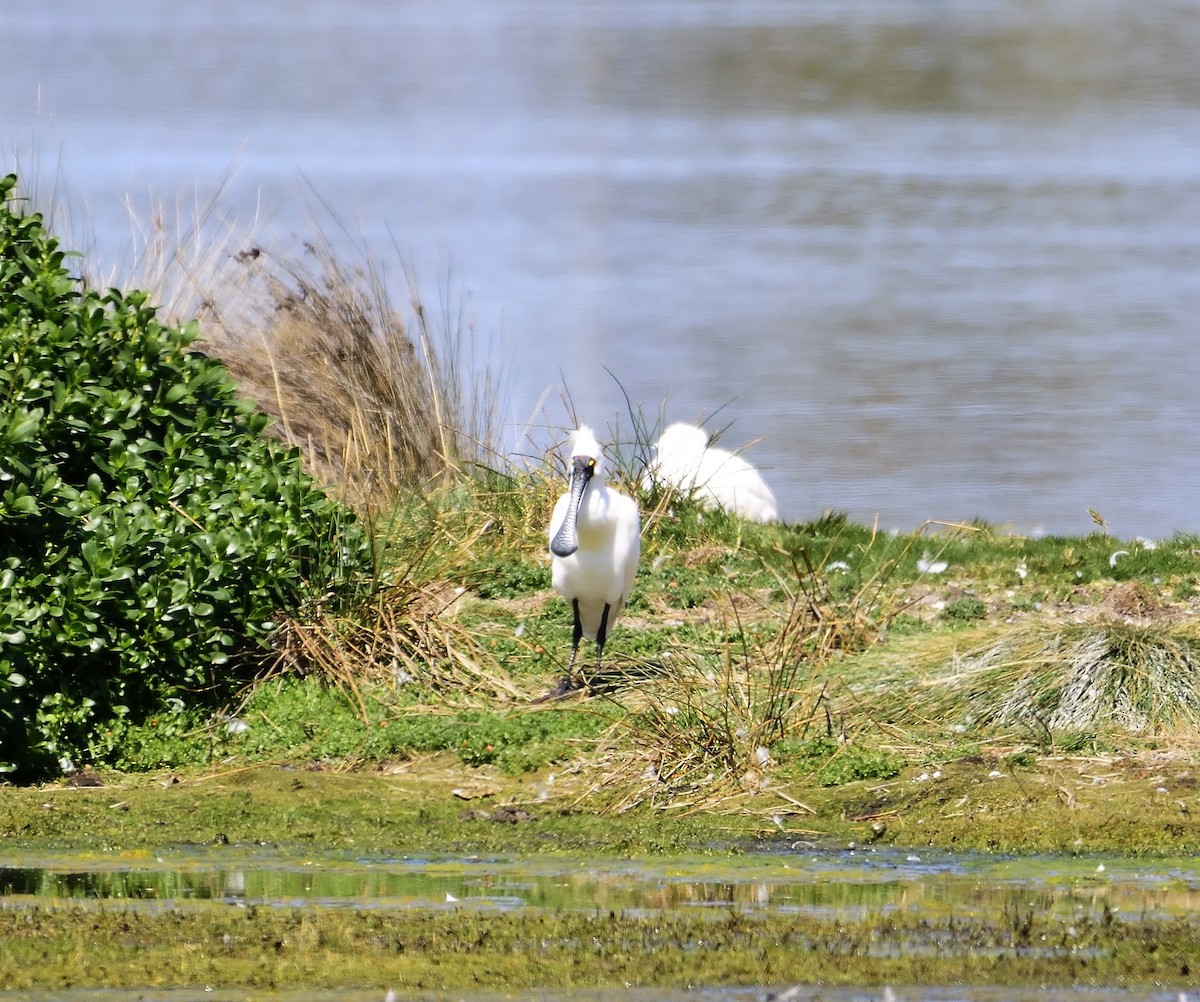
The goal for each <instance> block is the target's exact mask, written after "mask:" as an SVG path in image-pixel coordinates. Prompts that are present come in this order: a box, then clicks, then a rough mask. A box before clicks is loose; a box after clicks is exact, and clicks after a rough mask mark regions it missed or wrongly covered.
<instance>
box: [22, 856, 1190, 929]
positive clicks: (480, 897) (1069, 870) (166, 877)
mask: <svg viewBox="0 0 1200 1002" xmlns="http://www.w3.org/2000/svg"><path fill="white" fill-rule="evenodd" d="M0 893H2V894H3V896H4V898H5V899H8V900H10V901H15V900H18V899H21V898H31V897H32V898H38V899H63V898H69V899H96V900H106V901H128V902H132V903H136V902H140V901H173V902H187V901H223V902H226V903H230V904H241V903H261V904H280V905H293V904H300V903H308V904H325V905H348V906H354V907H367V908H414V907H420V908H445V907H483V908H497V909H512V908H547V909H555V910H563V909H588V910H590V909H597V910H602V911H610V910H611V911H620V912H629V911H647V910H670V909H680V908H718V909H734V910H739V911H757V910H764V909H766V910H778V911H807V912H817V913H837V914H839V915H847V916H849V915H855V914H859V915H870V914H879V913H886V912H889V911H904V912H908V913H918V914H929V915H938V916H941V915H947V914H953V915H956V916H964V917H969V916H971V915H974V914H980V915H983V914H990V915H994V914H996V913H997V912H1010V913H1012V914H1022V913H1030V912H1033V913H1036V914H1039V915H1053V916H1059V917H1062V918H1065V919H1070V918H1082V917H1098V916H1102V915H1104V914H1105V913H1106V912H1111V913H1114V914H1116V915H1117V916H1118V917H1121V918H1124V919H1128V920H1143V919H1157V918H1163V917H1168V916H1177V915H1188V914H1193V913H1195V912H1197V911H1200V876H1198V875H1197V874H1196V873H1195V872H1191V871H1185V870H1181V869H1177V868H1176V869H1172V868H1170V867H1168V866H1163V867H1162V868H1159V869H1157V870H1155V871H1151V870H1149V869H1134V868H1130V869H1129V870H1128V871H1122V870H1120V869H1117V870H1115V871H1114V870H1113V868H1112V867H1111V866H1110V867H1109V868H1108V869H1107V870H1105V871H1103V875H1100V874H1098V873H1097V872H1096V868H1095V864H1094V863H1086V862H1080V861H1063V860H1052V859H1033V860H1026V861H1021V862H1005V863H1002V864H997V863H996V862H994V861H990V860H988V859H985V858H982V857H971V856H962V857H946V858H944V859H939V860H936V861H933V862H928V863H926V862H922V861H920V860H917V861H913V860H912V859H910V858H907V857H903V856H902V855H899V854H894V853H890V852H884V853H872V854H853V853H845V854H816V855H813V854H810V855H786V856H770V857H753V856H750V857H740V858H739V859H738V860H737V861H736V862H729V861H712V860H709V861H703V862H697V863H694V864H687V863H684V864H674V863H673V864H671V866H670V867H663V868H658V867H655V866H654V865H653V864H648V863H647V864H636V865H631V864H619V863H615V862H614V863H610V864H605V863H583V862H580V863H572V862H565V863H561V864H558V865H555V866H550V865H548V864H545V863H535V862H530V861H521V860H503V859H500V860H479V859H461V860H444V861H439V862H429V861H402V862H390V861H380V862H371V863H367V862H362V861H358V862H354V861H340V860H328V859H326V860H316V861H311V862H308V863H305V864H302V865H301V864H297V862H296V861H295V860H290V859H283V858H273V857H269V856H263V857H256V858H254V859H253V860H247V859H245V858H239V857H236V856H234V857H232V858H225V859H222V858H221V857H220V856H215V857H211V858H205V859H190V860H189V859H186V858H185V859H181V860H176V861H163V862H161V863H156V864H155V865H153V866H149V865H144V864H141V863H139V864H138V865H136V866H114V865H112V864H103V863H101V864H95V863H93V864H92V865H90V866H86V867H85V866H80V865H78V864H74V865H73V864H72V863H71V861H69V860H67V861H61V862H57V863H54V864H52V865H47V864H42V865H38V864H37V863H36V862H32V861H30V862H24V863H21V864H20V865H15V864H10V865H7V866H0ZM450 898H453V899H454V901H453V902H452V903H451V904H448V903H447V902H448V901H449V900H450Z"/></svg>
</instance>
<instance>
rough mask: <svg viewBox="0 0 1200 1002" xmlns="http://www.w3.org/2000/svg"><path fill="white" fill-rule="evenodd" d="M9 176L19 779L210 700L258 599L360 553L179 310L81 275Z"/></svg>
mask: <svg viewBox="0 0 1200 1002" xmlns="http://www.w3.org/2000/svg"><path fill="white" fill-rule="evenodd" d="M16 192H17V179H16V177H15V176H13V175H9V176H8V177H5V178H4V179H3V180H0V770H3V771H4V772H7V773H10V774H13V775H15V776H17V777H20V778H31V777H36V776H39V775H45V774H47V773H51V772H55V771H57V770H58V769H59V768H60V763H62V762H63V760H76V761H77V760H79V759H83V760H91V761H103V760H105V757H106V755H108V754H110V753H111V751H112V749H113V746H114V742H115V741H116V740H117V737H116V736H115V735H116V734H118V733H119V730H120V725H121V724H122V723H124V722H137V721H142V720H145V719H148V718H149V717H151V716H152V715H153V714H155V713H160V712H163V711H164V710H165V709H168V708H170V707H171V706H180V705H182V704H185V703H187V704H191V703H196V702H200V701H205V700H207V701H216V700H219V699H222V698H226V697H227V696H228V695H229V693H230V692H231V691H232V688H233V687H234V686H235V685H236V684H238V682H240V681H241V680H243V679H244V678H245V673H244V671H242V670H241V669H244V668H245V667H246V666H248V665H250V664H252V663H253V659H252V658H248V657H247V655H250V654H253V652H254V651H255V649H256V645H259V644H260V642H261V641H262V640H263V638H264V637H265V636H266V635H267V634H268V632H269V631H270V629H271V628H272V620H273V619H274V618H276V616H277V614H278V613H280V612H281V611H286V610H288V609H292V608H295V607H296V606H297V604H298V603H299V602H300V601H301V599H302V598H303V596H305V595H318V596H322V595H330V594H332V595H335V596H336V595H338V594H340V593H342V592H343V591H344V589H346V588H347V587H348V586H349V585H350V584H351V583H352V582H353V581H355V580H356V578H357V577H358V575H359V574H360V573H361V572H362V571H363V570H365V569H366V568H368V567H369V565H370V559H371V553H370V542H369V540H368V538H367V535H366V534H365V533H364V532H362V531H361V530H360V528H359V527H358V526H357V525H356V524H355V522H354V519H353V516H352V515H351V514H350V512H349V511H348V510H347V509H346V508H345V507H343V506H341V505H339V504H337V503H335V502H334V501H332V500H331V499H329V498H328V497H327V496H325V495H324V494H323V493H322V492H320V491H318V490H316V489H315V488H314V486H313V483H312V481H311V479H310V478H309V477H308V476H307V475H306V474H305V473H304V472H303V470H302V468H301V464H300V457H299V454H298V453H297V452H295V451H294V450H288V449H286V448H284V447H283V446H281V445H280V444H279V443H278V442H274V441H271V440H269V439H267V438H264V437H263V435H262V434H261V433H262V431H263V429H264V426H265V425H266V423H267V418H266V417H265V416H264V415H263V414H262V413H260V412H258V411H256V410H254V409H253V408H252V407H251V406H250V405H248V404H246V403H245V402H243V401H242V400H240V399H239V398H238V397H237V395H236V393H235V388H234V384H233V381H232V380H231V378H230V376H229V374H228V373H227V371H226V370H225V368H224V367H223V366H222V365H221V364H220V363H218V362H216V361H214V360H212V359H210V358H208V357H206V356H205V355H203V354H201V353H199V352H196V351H193V350H190V348H189V346H190V345H191V343H192V342H193V340H194V339H195V337H196V335H197V329H196V325H195V324H186V325H183V326H181V327H174V326H169V325H165V324H163V323H161V322H160V321H159V320H158V319H157V317H156V311H155V309H154V308H153V307H151V306H149V305H148V304H147V297H146V295H145V294H143V293H138V292H132V293H128V294H123V293H121V292H119V291H117V290H109V291H108V292H106V293H103V294H101V293H99V292H97V291H95V290H93V289H90V288H87V287H86V286H85V284H84V283H83V282H82V281H81V280H79V279H78V278H76V277H74V276H72V274H71V273H70V272H69V271H68V269H67V268H66V266H65V263H64V262H65V260H66V258H67V255H66V254H65V252H64V251H62V250H61V249H60V248H59V245H58V242H57V240H55V239H54V238H53V237H52V236H51V235H49V234H48V233H47V231H46V229H45V226H44V223H43V220H42V217H41V216H40V215H38V214H34V213H28V212H24V211H22V210H23V206H22V203H21V200H20V199H19V198H18V197H17V194H16ZM259 649H261V648H259Z"/></svg>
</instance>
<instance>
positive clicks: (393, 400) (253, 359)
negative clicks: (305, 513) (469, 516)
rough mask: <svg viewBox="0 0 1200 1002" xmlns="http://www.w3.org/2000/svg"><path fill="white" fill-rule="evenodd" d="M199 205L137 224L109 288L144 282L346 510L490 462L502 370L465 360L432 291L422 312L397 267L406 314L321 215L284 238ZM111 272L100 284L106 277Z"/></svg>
mask: <svg viewBox="0 0 1200 1002" xmlns="http://www.w3.org/2000/svg"><path fill="white" fill-rule="evenodd" d="M218 201H219V199H214V200H213V202H211V203H210V204H208V205H207V206H199V205H197V206H192V207H190V211H189V210H188V209H187V208H179V207H177V208H176V210H175V212H174V213H173V214H172V213H171V212H169V211H168V210H167V209H166V208H164V207H161V206H160V207H159V208H158V209H156V210H155V211H154V212H152V213H151V214H150V216H149V218H148V219H146V220H141V219H139V218H138V217H137V216H136V215H134V214H133V213H132V212H131V216H132V217H133V219H134V231H135V259H136V264H135V265H134V266H133V268H132V274H130V275H127V276H122V284H126V285H130V286H132V287H137V288H143V289H146V290H148V291H149V292H151V294H152V295H154V297H155V298H156V299H157V300H158V301H159V302H160V303H161V304H162V308H163V311H164V314H165V315H166V316H168V317H169V318H171V319H173V320H177V321H182V320H186V319H189V318H193V317H194V318H196V319H198V320H199V321H200V329H201V335H200V340H199V342H198V344H197V347H198V348H200V349H201V350H203V351H206V352H208V353H209V354H212V355H214V356H216V357H218V358H220V359H221V360H222V361H223V362H224V363H225V364H226V366H227V367H228V368H229V369H230V371H231V372H232V374H233V375H234V377H235V378H236V379H237V381H238V383H239V384H240V387H241V390H242V392H243V393H244V394H245V395H246V396H247V397H249V398H250V399H252V400H253V401H254V402H255V403H256V404H258V405H259V406H260V407H261V408H262V409H263V410H264V411H266V412H267V413H268V414H269V415H270V416H271V417H272V418H273V426H272V429H271V431H272V433H273V434H275V435H277V436H278V437H279V438H280V439H282V440H283V441H284V442H286V443H288V444H289V445H294V446H296V447H298V448H299V449H300V450H301V452H302V453H303V454H304V456H305V459H306V462H307V465H308V467H309V469H310V471H311V472H312V473H313V475H314V476H315V477H316V478H317V479H318V481H320V482H322V483H325V484H328V485H331V487H332V488H333V489H334V490H335V491H337V492H340V493H341V494H342V495H343V496H344V497H345V498H346V500H348V501H349V502H351V503H352V504H355V505H356V506H359V507H363V506H370V507H386V506H388V505H389V504H390V503H391V502H392V501H393V500H394V499H395V497H396V495H397V492H399V491H411V490H414V489H415V490H418V491H422V492H424V491H427V490H430V489H432V488H434V487H436V486H439V485H441V484H443V483H445V482H446V481H447V480H448V479H449V478H452V477H453V476H454V475H455V473H457V472H459V471H461V470H462V469H464V468H467V467H470V466H472V465H473V464H479V463H488V462H491V461H492V460H493V458H494V456H495V449H494V444H495V442H496V441H497V437H498V428H497V422H498V414H499V399H498V398H499V378H498V376H497V375H496V373H495V372H494V371H493V370H492V369H491V368H490V367H489V366H487V365H478V364H476V363H477V360H476V359H475V358H474V357H473V348H474V344H473V338H474V334H473V332H472V331H471V330H470V329H469V325H468V322H467V319H466V317H465V316H464V315H463V313H462V311H461V308H460V309H458V310H455V308H454V307H453V305H452V304H451V303H450V301H449V297H448V296H443V298H442V300H441V302H440V303H439V305H438V308H437V309H436V310H435V311H434V315H433V316H431V315H430V311H429V310H428V309H427V308H426V305H425V303H424V301H423V300H422V298H421V296H420V294H419V293H418V290H417V288H416V281H415V277H414V276H413V274H412V273H411V272H410V271H407V270H406V271H405V285H406V288H407V293H408V297H409V303H408V309H407V310H401V309H399V308H398V307H397V306H396V303H395V295H396V293H395V290H394V289H393V287H392V286H391V284H390V282H389V278H388V275H387V274H386V273H385V270H384V269H383V267H382V266H381V265H380V263H379V261H378V259H373V258H372V257H371V256H370V254H369V253H368V252H367V250H366V249H365V248H364V247H362V246H361V244H360V243H359V242H357V241H356V240H354V239H353V238H352V237H350V236H349V235H348V234H347V233H346V231H345V228H344V227H341V226H340V224H338V223H337V221H336V219H333V218H332V214H331V213H328V212H327V211H326V216H327V217H328V218H327V221H326V222H325V223H324V224H322V222H320V221H314V223H313V231H314V234H315V235H314V236H312V237H311V239H307V240H305V239H301V238H294V239H293V242H292V243H290V244H288V245H287V246H285V247H282V248H280V247H273V246H271V245H269V244H267V243H265V242H263V241H261V240H260V239H259V238H258V237H257V235H256V233H255V227H254V226H250V227H239V226H236V225H233V224H229V223H226V222H224V221H223V220H221V219H220V218H219V214H218V212H217V209H216V205H217V202H218ZM109 281H111V279H110V280H109Z"/></svg>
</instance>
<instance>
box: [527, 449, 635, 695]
mask: <svg viewBox="0 0 1200 1002" xmlns="http://www.w3.org/2000/svg"><path fill="white" fill-rule="evenodd" d="M641 548H642V530H641V519H640V518H639V516H638V507H637V502H636V501H634V500H633V498H631V497H628V496H626V495H625V494H622V493H620V492H619V491H616V490H613V489H612V488H611V487H609V486H608V484H606V483H605V482H604V456H603V454H602V452H601V449H600V443H599V442H597V441H596V436H595V435H594V434H592V431H591V429H590V428H588V427H586V426H581V427H580V428H579V429H578V430H577V431H576V432H575V434H574V435H573V436H572V438H571V480H570V486H569V489H568V490H567V493H566V494H564V495H563V496H562V497H560V498H559V499H558V503H557V504H555V506H554V514H553V515H552V516H551V518H550V555H551V580H552V582H553V584H554V589H555V591H557V592H558V593H559V594H560V595H561V596H562V597H563V598H565V599H566V600H567V602H568V603H570V605H571V610H572V612H573V614H574V616H575V629H574V632H573V634H572V636H571V659H570V661H569V662H567V675H566V678H564V679H563V680H562V682H560V683H559V685H558V687H557V688H556V689H553V690H551V691H550V692H548V693H547V694H546V695H545V696H543V697H542V698H543V699H551V698H554V697H557V696H562V695H565V694H566V693H568V692H571V691H573V690H574V689H578V688H582V686H583V682H582V680H580V679H578V678H577V677H576V676H575V674H574V671H575V656H576V654H578V653H579V641H580V640H581V639H582V638H583V637H584V636H587V637H589V638H590V639H593V640H595V641H596V671H597V673H599V671H600V657H601V655H602V654H603V652H604V641H605V640H607V639H608V634H609V631H610V630H611V629H612V627H613V624H614V623H615V622H616V620H617V616H619V615H620V614H621V610H622V609H623V608H624V607H625V602H626V600H627V599H628V598H629V592H630V591H631V590H632V588H633V579H634V577H635V576H636V575H637V565H638V556H639V554H640V553H641Z"/></svg>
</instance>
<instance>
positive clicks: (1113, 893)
mask: <svg viewBox="0 0 1200 1002" xmlns="http://www.w3.org/2000/svg"><path fill="white" fill-rule="evenodd" d="M65 900H70V901H76V902H79V901H94V902H97V903H102V904H103V905H104V906H105V907H109V908H111V907H113V906H121V907H130V908H138V907H159V906H161V905H164V904H167V903H170V905H171V906H172V907H175V908H186V907H188V906H189V904H192V903H195V902H200V901H207V902H221V903H224V904H227V905H229V906H231V907H241V906H246V905H256V906H259V907H281V908H288V909H292V908H297V907H311V906H322V907H353V908H372V909H410V908H420V909H451V910H459V909H473V910H480V909H482V910H496V909H500V910H513V909H546V910H549V911H552V912H555V913H560V912H562V911H564V910H572V909H577V910H585V911H601V912H607V911H609V910H613V911H618V912H623V913H626V914H629V913H656V912H662V911H671V910H675V909H694V908H716V909H719V910H720V912H721V914H726V913H727V912H728V911H729V910H730V909H738V910H740V911H743V912H746V913H755V912H761V911H779V912H791V913H797V912H801V913H809V914H814V915H819V916H829V915H833V914H836V915H837V916H839V917H843V918H847V919H851V920H852V919H854V918H856V917H859V916H861V915H880V916H886V915H888V914H895V913H898V912H903V913H905V914H908V915H913V916H918V917H920V916H928V917H930V918H932V919H934V920H937V919H940V918H944V917H945V916H947V915H953V916H954V917H955V918H956V920H959V919H962V920H966V919H969V918H971V917H972V916H976V915H978V916H980V917H983V916H989V915H991V916H994V915H995V914H997V913H998V912H1001V911H1003V912H1004V913H1005V914H1031V913H1033V912H1037V913H1038V914H1044V915H1049V916H1055V917H1058V918H1061V919H1062V920H1064V921H1081V920H1087V919H1090V920H1101V919H1102V918H1103V916H1104V915H1105V914H1106V910H1107V912H1108V913H1109V914H1112V913H1115V915H1116V917H1117V919H1118V920H1119V921H1127V922H1132V923H1136V922H1155V921H1165V920H1169V919H1172V918H1182V917H1187V916H1191V915H1194V914H1195V913H1196V911H1197V909H1198V908H1200V869H1197V867H1196V861H1195V860H1193V859H1188V860H1175V861H1170V860H1158V861H1155V862H1154V863H1153V864H1149V863H1146V862H1145V861H1141V862H1137V863H1134V862H1130V861H1122V860H1120V859H1101V858H1100V857H1090V858H1078V857H1071V858H1066V857H1062V858H1060V857H1022V858H1012V857H1002V856H1001V857H997V856H987V855H974V854H970V853H949V852H942V851H928V852H919V853H917V852H913V851H911V850H903V849H891V848H886V849H879V850H874V849H865V850H856V851H851V850H820V849H812V848H809V847H796V846H787V845H781V846H780V848H779V849H778V850H777V851H774V852H770V853H760V852H751V853H747V854H744V855H736V856H726V857H720V858H716V857H697V858H695V859H671V860H646V861H615V860H609V861H596V860H585V859H579V860H570V859H545V858H542V859H532V860H529V859H516V858H509V857H490V858H483V857H426V858H421V857H402V858H396V859H387V858H372V859H363V858H354V857H349V856H347V857H339V856H329V855H321V856H314V857H311V858H297V857H295V856H289V855H286V854H280V853H278V852H275V851H272V850H266V849H264V850H261V851H238V850H232V849H224V850H209V849H195V850H190V851H185V850H174V851H172V852H170V853H168V854H166V855H164V856H163V857H155V856H149V855H146V854H137V855H133V856H122V855H119V854H118V855H113V856H102V857H95V856H88V857H70V856H68V857H62V858H57V859H55V858H21V857H11V856H10V857H0V907H3V908H22V907H30V906H34V905H39V906H46V905H48V904H51V903H53V902H58V901H65ZM785 989H786V986H780V987H775V988H768V987H760V986H722V987H706V988H695V989H690V990H688V991H687V992H677V991H670V990H659V989H656V990H653V991H650V990H636V989H629V990H614V989H603V990H602V989H594V990H585V989H570V990H561V989H560V990H555V989H550V988H547V989H540V990H535V991H529V992H522V993H517V994H514V993H512V992H505V993H489V992H482V993H479V992H472V993H470V994H469V998H470V999H471V1000H472V1002H498V1000H500V999H502V998H503V999H507V1000H514V999H515V1000H519V1002H677V1000H678V1002H682V1000H684V999H689V1000H692V1002H765V1000H767V999H769V998H771V997H772V996H773V995H777V994H779V993H780V992H782V991H784V990H785ZM137 994H138V998H142V999H155V1000H161V1002H185V1000H187V1002H191V1000H195V999H201V998H206V999H210V1000H211V999H226V1000H228V999H233V998H237V999H239V1000H247V999H257V998H260V997H261V998H270V999H272V1000H274V1002H326V1000H333V999H335V998H336V999H347V1000H352V1002H379V996H380V993H379V992H373V993H367V992H349V993H347V992H339V993H336V994H335V993H328V992H326V993H312V992H288V993H260V994H255V993H253V992H247V991H238V992H236V993H232V994H231V993H230V992H229V990H224V991H223V992H222V990H220V989H218V990H217V991H216V992H214V991H213V990H212V989H205V990H203V991H202V990H201V989H199V988H197V989H192V990H183V989H180V990H171V991H163V990H158V991H154V990H151V989H147V990H145V991H142V990H139V991H138V993H137ZM47 997H48V996H47V995H46V994H45V993H36V992H34V993H28V992H23V993H12V992H4V991H3V990H0V1002H46V999H47ZM118 997H120V996H119V994H118V993H113V992H108V991H103V990H78V991H71V992H65V993H62V992H56V993H55V995H54V998H55V999H64V1000H69V1002H107V1000H110V999H115V998H118ZM412 997H414V998H420V999H421V1000H424V1002H450V1000H452V999H454V1000H457V999H462V998H465V997H468V996H464V995H462V994H461V993H448V994H436V993H420V994H419V995H416V996H412ZM787 997H788V998H790V999H792V1000H793V1002H817V1000H822V1002H879V1000H880V999H881V998H887V996H883V995H882V994H881V992H880V991H878V990H876V989H870V990H868V989H861V988H860V989H853V988H837V989H834V988H828V987H822V986H804V987H796V988H795V989H794V990H793V994H790V995H788V996H787ZM892 998H894V999H895V1002H917V1000H921V1002H1049V1000H1051V999H1053V1000H1057V1002H1108V1000H1116V999H1126V1000H1128V999H1132V998H1144V999H1148V1000H1149V999H1153V1000H1156V1002H1158V1000H1161V1002H1168V1000H1169V1002H1178V1000H1179V998H1180V995H1179V994H1178V992H1168V991H1166V990H1165V989H1164V990H1163V991H1147V992H1146V993H1144V994H1141V995H1133V994H1131V993H1130V991H1129V990H1128V989H1126V988H1120V989H1118V988H1112V989H1105V988H1096V987H1091V988H1087V987H1077V988H1063V987H1059V988H1056V989H1054V990H1053V991H1049V990H1047V989H1038V988H1034V987H1029V988H1026V989H1011V988H1009V989H1004V990H1003V991H1000V990H997V989H991V988H988V987H986V986H971V987H964V986H958V987H938V986H931V987H930V986H923V987H920V988H917V987H907V988H903V987H901V988H898V989H897V990H896V992H895V994H894V995H893V996H892Z"/></svg>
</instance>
